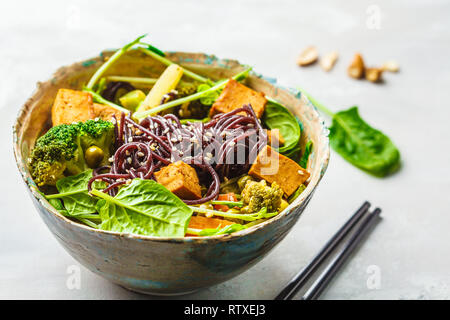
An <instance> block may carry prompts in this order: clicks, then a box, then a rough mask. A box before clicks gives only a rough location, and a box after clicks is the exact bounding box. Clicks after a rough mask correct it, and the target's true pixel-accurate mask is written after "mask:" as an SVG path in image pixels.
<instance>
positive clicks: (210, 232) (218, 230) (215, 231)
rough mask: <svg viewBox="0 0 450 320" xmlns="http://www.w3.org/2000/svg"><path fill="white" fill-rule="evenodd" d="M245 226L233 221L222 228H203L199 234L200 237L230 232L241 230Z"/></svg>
mask: <svg viewBox="0 0 450 320" xmlns="http://www.w3.org/2000/svg"><path fill="white" fill-rule="evenodd" d="M246 228H247V227H246V226H244V225H242V224H239V223H234V224H230V225H228V226H225V227H223V228H215V229H203V230H202V231H200V232H199V234H198V235H199V236H202V237H207V236H216V235H219V234H230V233H233V232H236V231H241V230H244V229H246Z"/></svg>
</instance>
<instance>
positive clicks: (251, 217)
mask: <svg viewBox="0 0 450 320" xmlns="http://www.w3.org/2000/svg"><path fill="white" fill-rule="evenodd" d="M189 208H191V209H192V210H193V211H194V212H199V213H204V214H209V215H214V216H218V217H224V218H232V219H240V220H244V221H255V220H259V219H268V218H272V217H274V216H276V215H277V214H278V213H279V212H267V208H262V209H261V210H260V211H258V212H255V213H249V214H241V213H231V212H223V211H218V210H211V209H205V208H200V207H195V206H189Z"/></svg>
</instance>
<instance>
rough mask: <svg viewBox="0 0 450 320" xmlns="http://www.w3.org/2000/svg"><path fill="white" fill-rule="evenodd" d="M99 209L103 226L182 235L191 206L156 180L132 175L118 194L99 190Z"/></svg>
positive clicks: (135, 231) (124, 230)
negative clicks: (131, 179) (113, 195)
mask: <svg viewBox="0 0 450 320" xmlns="http://www.w3.org/2000/svg"><path fill="white" fill-rule="evenodd" d="M92 194H94V195H96V196H98V197H99V198H102V200H99V202H98V204H97V210H98V212H99V214H100V217H101V218H102V223H101V225H100V226H99V227H100V229H102V230H109V231H117V232H125V233H135V234H141V235H148V236H157V237H183V236H184V235H185V233H186V229H187V226H188V223H189V220H190V218H191V215H192V210H191V209H190V208H189V207H188V206H187V205H186V204H185V203H184V202H183V201H181V200H180V199H179V198H178V197H177V196H175V195H174V194H173V193H172V192H170V191H169V190H167V189H166V188H165V187H164V186H162V185H160V184H158V183H156V182H155V181H153V180H142V179H133V181H132V182H131V184H129V185H128V186H126V187H123V188H121V189H120V190H119V192H118V193H117V195H116V196H115V197H111V196H109V195H107V194H106V193H103V192H101V191H98V190H92Z"/></svg>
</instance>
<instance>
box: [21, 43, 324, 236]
mask: <svg viewBox="0 0 450 320" xmlns="http://www.w3.org/2000/svg"><path fill="white" fill-rule="evenodd" d="M108 52H111V51H109V50H107V51H103V52H102V53H101V54H100V55H99V56H98V57H94V58H89V59H86V60H83V61H80V62H75V63H73V64H71V65H67V66H62V67H60V68H58V69H57V70H56V71H55V72H54V73H53V75H52V77H51V78H50V79H49V80H47V81H44V82H37V88H36V89H34V90H33V92H32V94H31V95H30V97H29V98H28V99H27V100H26V101H25V103H24V104H23V105H22V107H21V108H20V109H19V111H18V113H17V116H16V119H15V121H14V124H13V148H14V157H15V161H16V165H17V168H18V170H19V171H20V174H21V177H22V179H23V181H24V183H25V184H26V186H27V188H28V190H29V191H30V194H31V195H32V196H33V197H34V198H35V200H36V201H38V202H39V203H40V204H41V205H42V206H43V208H45V209H46V210H47V211H48V212H49V213H51V214H52V215H53V216H54V217H55V218H58V219H60V220H61V221H62V222H63V223H66V224H68V225H70V226H72V227H74V228H80V229H82V230H84V231H87V232H94V233H96V234H105V235H110V236H116V237H120V238H127V239H134V240H141V241H156V242H170V243H192V242H195V243H203V242H211V241H227V240H230V239H234V238H240V237H244V236H247V235H249V234H251V233H254V232H256V231H257V230H260V229H263V228H264V227H266V226H268V225H269V224H272V223H274V222H275V221H277V220H280V219H283V218H285V217H286V216H288V215H289V214H291V213H292V212H293V211H294V210H295V209H296V208H297V207H299V206H300V205H301V204H302V203H303V202H304V201H305V200H307V199H308V198H309V197H311V196H312V194H313V192H314V191H315V188H316V187H317V186H318V185H319V183H320V181H321V179H322V178H323V176H324V174H325V172H326V170H327V168H328V164H329V159H330V143H329V137H328V134H329V130H328V128H327V126H326V124H325V121H324V119H323V118H322V116H321V115H320V113H319V111H318V109H317V108H316V107H315V106H314V104H313V103H312V102H311V101H310V100H309V99H308V98H307V96H306V95H305V94H303V93H302V92H301V90H299V89H296V88H292V87H287V86H283V85H280V84H279V83H278V82H277V79H276V78H269V77H265V76H263V75H261V74H259V73H257V72H255V71H253V70H252V71H251V72H250V74H251V75H252V76H255V77H257V78H261V79H263V80H265V81H267V82H269V83H270V85H272V86H274V87H276V88H279V89H282V90H285V91H287V92H288V93H289V94H291V95H293V96H294V97H295V99H297V100H299V99H301V98H304V99H305V103H306V105H307V107H308V108H310V109H311V111H312V112H313V116H314V117H315V118H316V119H317V120H316V121H318V123H319V125H320V127H321V130H322V132H321V134H320V135H321V136H322V138H323V139H324V146H325V148H324V152H325V154H324V155H323V156H322V157H321V159H322V161H320V162H319V164H320V168H319V170H320V173H319V177H318V180H317V181H316V182H315V183H314V184H312V183H309V184H308V185H307V187H306V188H305V190H304V191H303V192H302V193H301V194H300V196H299V197H297V199H295V200H294V201H293V202H292V203H290V204H289V206H288V207H286V208H285V209H284V210H283V211H282V212H280V213H279V214H277V215H276V216H274V217H272V218H270V219H268V220H267V221H264V222H261V223H258V224H256V225H254V226H251V227H249V228H247V229H244V230H240V231H237V232H233V233H231V234H221V235H213V236H202V237H192V236H188V237H156V236H146V235H139V234H131V233H124V232H116V231H107V230H101V229H94V228H92V227H89V226H87V225H84V224H81V223H78V222H75V221H73V220H71V219H69V218H67V217H65V216H63V215H62V214H61V213H59V212H58V210H56V209H55V208H54V207H53V206H52V205H51V204H50V203H49V202H48V201H47V200H46V199H45V197H44V196H43V195H42V193H41V192H40V191H39V190H38V188H37V186H36V184H35V183H34V181H33V180H32V178H31V175H30V173H29V170H28V168H24V169H21V166H20V164H21V163H23V159H22V154H21V151H20V146H19V144H18V141H19V138H18V130H17V128H20V127H21V126H22V124H21V123H20V121H19V120H20V119H21V118H22V117H23V116H24V115H25V114H27V110H26V109H27V108H26V107H27V105H28V104H29V103H31V102H32V101H33V98H34V96H35V95H36V94H37V93H38V91H39V88H40V86H41V85H43V84H46V83H48V82H51V79H52V78H54V77H55V75H57V74H58V73H60V72H62V71H63V70H65V69H67V68H71V67H74V66H78V65H85V64H87V65H90V64H92V63H93V61H94V62H96V61H100V60H99V59H101V58H102V57H104V55H105V54H106V53H108ZM168 53H170V54H177V53H178V54H184V55H199V53H195V52H183V51H170V52H168ZM201 55H203V56H205V57H206V58H207V59H208V58H209V59H214V60H215V61H218V62H219V64H220V63H222V64H230V63H232V64H237V65H240V66H242V65H243V64H241V63H239V62H238V61H237V60H232V59H218V58H217V57H216V56H215V55H208V54H205V53H201ZM194 64H197V63H194ZM198 64H201V62H198Z"/></svg>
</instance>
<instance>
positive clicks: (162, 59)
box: [138, 42, 213, 84]
mask: <svg viewBox="0 0 450 320" xmlns="http://www.w3.org/2000/svg"><path fill="white" fill-rule="evenodd" d="M140 44H142V45H145V46H150V44H148V43H143V42H140ZM153 48H154V47H153ZM138 50H139V51H141V52H143V53H145V54H146V55H149V56H151V57H152V58H154V59H155V60H158V61H159V62H161V63H163V64H165V65H166V66H170V65H171V64H173V62H172V61H170V60H169V59H167V58H165V57H164V56H161V55H160V54H159V53H157V52H155V51H153V50H150V49H147V48H143V47H139V48H138ZM158 50H159V49H158ZM159 51H160V50H159ZM161 52H162V51H161ZM183 74H184V75H185V76H188V77H190V78H192V79H194V80H196V81H199V82H202V83H208V84H213V82H212V81H211V80H210V79H208V78H205V77H202V76H200V75H198V74H196V73H194V72H192V71H190V70H187V69H185V68H183Z"/></svg>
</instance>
